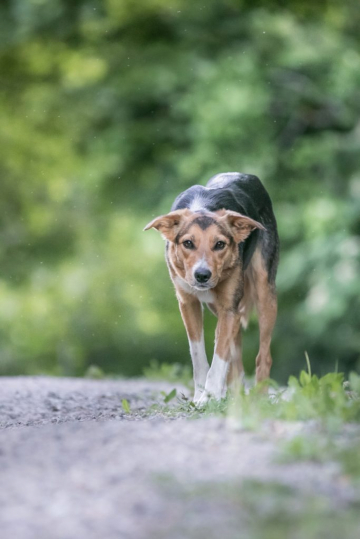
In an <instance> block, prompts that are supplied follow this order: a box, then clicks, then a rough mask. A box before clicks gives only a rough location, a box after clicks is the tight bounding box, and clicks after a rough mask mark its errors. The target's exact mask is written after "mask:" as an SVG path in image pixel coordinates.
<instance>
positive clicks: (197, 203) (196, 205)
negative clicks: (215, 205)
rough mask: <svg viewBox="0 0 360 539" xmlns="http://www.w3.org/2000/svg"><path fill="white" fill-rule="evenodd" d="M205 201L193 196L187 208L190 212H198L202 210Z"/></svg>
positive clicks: (199, 196) (198, 196) (200, 197)
mask: <svg viewBox="0 0 360 539" xmlns="http://www.w3.org/2000/svg"><path fill="white" fill-rule="evenodd" d="M204 203H205V200H204V199H203V197H202V196H201V195H195V197H194V198H193V200H192V201H191V204H190V206H189V210H190V211H194V212H195V211H200V210H203V209H204Z"/></svg>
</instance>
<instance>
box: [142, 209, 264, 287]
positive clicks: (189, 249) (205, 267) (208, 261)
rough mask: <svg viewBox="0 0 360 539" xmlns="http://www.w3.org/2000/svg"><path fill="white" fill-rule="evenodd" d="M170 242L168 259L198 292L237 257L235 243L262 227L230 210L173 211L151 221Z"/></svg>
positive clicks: (215, 280)
mask: <svg viewBox="0 0 360 539" xmlns="http://www.w3.org/2000/svg"><path fill="white" fill-rule="evenodd" d="M150 228H156V230H159V232H160V233H161V234H162V236H163V237H164V238H165V239H166V240H168V241H169V242H170V245H169V258H170V261H171V263H172V265H173V267H174V269H175V271H176V273H177V274H178V275H179V276H180V277H181V278H182V279H184V280H185V281H186V282H187V283H188V284H189V285H190V286H191V287H194V288H196V289H198V290H206V289H209V288H214V287H215V286H216V285H217V284H218V282H219V281H221V280H222V277H223V276H224V272H226V270H229V269H230V268H232V267H233V266H234V265H235V264H236V262H237V260H238V257H239V249H238V244H239V243H241V242H242V241H244V240H245V239H246V238H247V237H248V236H249V235H250V233H251V232H252V231H253V230H254V229H256V228H258V229H261V230H265V229H264V227H263V225H262V224H260V223H258V222H257V221H254V220H253V219H250V218H249V217H246V216H244V215H241V214H240V213H237V212H234V211H230V210H219V211H217V212H214V213H213V212H192V211H190V210H188V209H183V210H176V211H173V212H171V213H168V214H167V215H161V216H159V217H156V218H155V219H154V220H153V221H151V222H150V223H149V224H148V225H146V227H145V228H144V230H149V229H150ZM225 274H226V273H225Z"/></svg>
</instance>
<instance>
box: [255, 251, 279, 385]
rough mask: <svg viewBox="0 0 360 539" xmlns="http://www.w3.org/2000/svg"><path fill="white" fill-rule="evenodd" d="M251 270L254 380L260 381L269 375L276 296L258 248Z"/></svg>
mask: <svg viewBox="0 0 360 539" xmlns="http://www.w3.org/2000/svg"><path fill="white" fill-rule="evenodd" d="M251 270H252V271H251V273H252V275H251V277H252V284H253V298H254V302H255V306H256V310H257V314H258V319H259V334H260V339H259V341H260V342H259V353H258V355H257V357H256V382H261V381H262V380H265V379H266V378H269V376H270V369H271V365H272V358H271V352H270V344H271V337H272V333H273V329H274V326H275V322H276V315H277V297H276V290H275V284H273V283H271V282H269V278H268V272H267V271H266V269H265V264H264V261H263V258H262V255H261V252H260V250H257V251H256V252H255V254H254V257H253V261H252V268H251Z"/></svg>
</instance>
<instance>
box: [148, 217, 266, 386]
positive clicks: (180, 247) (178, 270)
mask: <svg viewBox="0 0 360 539" xmlns="http://www.w3.org/2000/svg"><path fill="white" fill-rule="evenodd" d="M206 215H208V216H210V217H211V218H212V219H214V220H215V223H213V224H210V225H209V226H206V227H205V228H202V227H201V226H200V225H199V224H197V223H196V222H194V221H196V219H197V218H199V214H198V213H193V212H191V211H190V210H188V209H186V210H178V211H175V212H171V213H170V214H168V215H166V216H160V217H157V218H156V219H154V220H153V221H152V222H151V223H149V225H147V227H146V228H145V230H147V229H149V228H152V227H154V228H157V229H158V230H159V231H160V232H161V233H162V235H163V236H164V237H165V238H166V239H168V240H169V245H168V254H167V262H168V267H169V271H170V276H171V279H172V281H173V283H174V285H175V289H176V295H177V298H178V301H179V306H180V311H181V315H182V318H183V321H184V325H185V327H186V331H187V334H188V338H189V340H190V341H191V342H194V341H200V339H201V335H202V308H201V301H206V303H207V304H208V307H209V308H210V310H211V311H212V312H213V313H214V314H216V316H217V317H218V323H217V327H216V335H215V350H214V353H215V354H216V355H217V356H218V357H220V358H222V359H223V360H224V361H228V362H229V363H230V368H229V370H228V376H227V381H228V383H233V382H234V381H236V380H238V379H239V378H240V377H241V376H242V373H243V366H242V358H241V332H240V326H241V325H243V326H244V327H246V325H247V322H248V318H249V315H250V312H251V309H252V306H253V305H255V306H256V309H257V312H258V317H259V329H260V347H259V353H258V356H257V358H256V380H257V381H258V382H259V381H262V380H264V379H265V378H268V377H269V374H270V368H271V363H272V359H271V354H270V342H271V334H272V330H273V327H274V324H275V319H276V294H275V290H273V289H272V288H271V286H270V285H269V282H268V275H267V272H266V269H265V266H264V263H263V258H262V255H261V252H260V250H259V249H257V250H256V251H255V253H254V255H253V257H252V259H251V262H250V264H249V266H248V268H247V269H246V271H245V272H244V271H243V270H242V266H241V262H240V260H239V249H238V243H239V242H241V241H244V240H245V239H246V237H247V236H248V235H249V234H250V233H251V231H252V230H254V228H261V229H263V228H264V227H263V226H262V225H261V224H260V223H257V222H256V221H253V220H252V219H249V218H247V217H244V216H242V215H240V214H238V213H236V212H231V211H228V210H220V211H219V212H216V213H211V214H206ZM186 241H191V242H192V243H193V246H194V248H192V249H188V248H186V247H185V246H184V242H186ZM218 241H221V242H224V243H225V244H226V246H225V248H224V249H222V250H216V249H214V246H215V244H216V243H217V242H218ZM203 261H204V262H206V266H207V267H208V268H209V270H210V271H211V278H210V280H209V281H208V283H207V285H208V292H202V291H201V290H199V287H198V283H197V282H196V280H195V277H194V268H196V267H197V265H199V264H201V263H203ZM204 298H205V299H204ZM214 357H215V356H214Z"/></svg>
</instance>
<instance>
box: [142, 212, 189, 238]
mask: <svg viewBox="0 0 360 539" xmlns="http://www.w3.org/2000/svg"><path fill="white" fill-rule="evenodd" d="M190 214H191V212H190V210H188V209H187V208H186V209H184V210H175V211H172V212H170V213H168V214H167V215H160V216H159V217H155V219H153V221H151V222H150V223H148V224H147V225H146V227H145V228H144V230H149V228H156V230H158V231H159V232H160V233H161V235H162V236H163V238H165V239H166V240H169V241H174V240H175V238H176V236H177V233H178V231H179V229H180V226H181V222H182V220H183V219H184V218H185V217H187V216H188V215H190Z"/></svg>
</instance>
